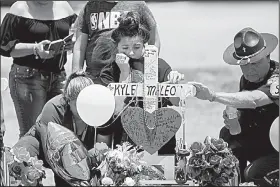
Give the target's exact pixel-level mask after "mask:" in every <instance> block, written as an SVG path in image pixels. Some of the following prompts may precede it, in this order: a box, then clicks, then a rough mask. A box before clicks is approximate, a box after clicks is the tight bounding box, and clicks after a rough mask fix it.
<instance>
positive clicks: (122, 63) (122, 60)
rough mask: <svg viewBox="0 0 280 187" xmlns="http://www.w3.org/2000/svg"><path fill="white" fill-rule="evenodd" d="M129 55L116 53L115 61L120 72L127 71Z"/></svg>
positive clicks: (128, 68) (128, 69)
mask: <svg viewBox="0 0 280 187" xmlns="http://www.w3.org/2000/svg"><path fill="white" fill-rule="evenodd" d="M128 61H129V57H128V56H126V55H125V54H123V53H118V54H116V63H117V65H118V66H119V68H120V70H121V72H124V73H129V71H130V66H129V63H128Z"/></svg>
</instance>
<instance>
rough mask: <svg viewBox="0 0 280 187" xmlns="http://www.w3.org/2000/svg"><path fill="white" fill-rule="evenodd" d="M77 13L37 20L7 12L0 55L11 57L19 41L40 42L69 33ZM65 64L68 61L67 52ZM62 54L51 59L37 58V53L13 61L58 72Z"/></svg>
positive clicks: (2, 26) (1, 35) (2, 25)
mask: <svg viewBox="0 0 280 187" xmlns="http://www.w3.org/2000/svg"><path fill="white" fill-rule="evenodd" d="M76 18H77V15H76V14H72V15H70V16H67V17H65V18H61V19H57V20H37V19H31V18H26V17H22V16H17V15H14V14H11V13H7V14H6V15H5V17H4V19H3V22H2V24H1V29H0V55H2V56H6V57H10V56H11V55H10V53H11V51H12V50H13V48H14V47H15V45H16V44H17V43H35V42H37V43H39V42H41V41H43V40H50V41H54V40H58V39H62V38H64V37H66V36H67V35H68V34H69V28H70V27H71V25H72V24H73V23H74V22H75V20H76ZM63 55H64V60H63V62H62V63H63V64H65V63H66V59H67V58H66V53H64V54H63ZM60 57H61V54H59V55H56V56H55V57H54V58H51V59H36V58H35V55H33V54H31V55H27V56H23V57H17V58H14V59H13V63H15V64H17V65H20V66H27V67H31V68H35V69H39V70H43V71H46V72H55V73H58V72H60V71H63V70H64V69H60V68H59V62H60Z"/></svg>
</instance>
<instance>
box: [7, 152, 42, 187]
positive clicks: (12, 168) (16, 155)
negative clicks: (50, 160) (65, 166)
mask: <svg viewBox="0 0 280 187" xmlns="http://www.w3.org/2000/svg"><path fill="white" fill-rule="evenodd" d="M6 155H7V164H8V167H9V172H10V173H9V174H10V176H12V177H13V178H14V179H15V181H17V182H18V184H17V185H23V186H38V185H41V182H42V179H43V178H45V171H44V169H43V161H42V160H38V158H37V157H31V156H30V154H29V152H28V151H27V150H26V149H25V148H23V147H19V148H18V147H14V148H13V149H10V150H6ZM15 181H14V182H15Z"/></svg>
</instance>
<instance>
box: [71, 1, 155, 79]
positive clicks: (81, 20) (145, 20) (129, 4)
mask: <svg viewBox="0 0 280 187" xmlns="http://www.w3.org/2000/svg"><path fill="white" fill-rule="evenodd" d="M125 11H135V12H138V13H139V15H140V23H141V24H142V25H143V26H145V27H146V28H147V29H148V30H149V31H150V30H151V29H152V28H153V27H155V25H156V22H155V19H154V17H153V15H152V12H151V11H150V10H149V8H148V7H147V5H146V3H145V2H144V1H119V2H115V1H110V2H108V1H89V2H88V3H87V4H86V5H85V7H84V9H83V10H82V11H81V12H80V15H79V17H78V19H77V21H76V27H78V29H79V30H80V31H81V32H83V33H85V34H88V45H87V48H86V57H85V58H86V65H87V70H86V71H87V72H90V73H91V74H92V76H94V77H96V76H98V75H99V73H100V70H101V69H102V68H103V67H104V66H105V65H106V64H104V63H97V62H95V63H92V62H91V58H92V51H93V48H94V46H95V45H96V43H95V42H96V40H97V39H98V38H99V37H100V36H101V35H105V36H106V35H108V36H110V34H111V32H109V31H111V30H112V29H115V28H117V27H118V25H119V22H118V18H119V17H120V15H121V13H123V12H125Z"/></svg>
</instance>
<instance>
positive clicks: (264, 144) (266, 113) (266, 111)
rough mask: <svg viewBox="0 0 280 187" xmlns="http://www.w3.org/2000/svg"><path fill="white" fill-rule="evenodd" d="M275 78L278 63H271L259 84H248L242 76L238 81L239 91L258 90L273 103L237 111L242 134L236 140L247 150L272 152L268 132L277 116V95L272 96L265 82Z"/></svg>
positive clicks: (277, 71) (277, 73)
mask: <svg viewBox="0 0 280 187" xmlns="http://www.w3.org/2000/svg"><path fill="white" fill-rule="evenodd" d="M275 76H279V63H277V62H275V61H271V62H270V70H269V72H268V74H267V76H266V77H265V79H264V80H263V81H261V82H259V83H253V82H249V81H248V80H246V79H245V78H244V76H242V77H241V80H240V91H244V90H248V91H252V90H260V91H262V92H264V93H265V94H266V95H267V96H268V97H269V98H270V99H271V100H272V101H273V103H271V104H268V105H264V106H260V107H257V108H255V109H238V110H239V111H240V117H239V123H240V125H241V129H242V132H241V134H240V135H236V138H237V139H238V137H239V138H241V139H244V140H245V141H244V143H246V144H247V145H248V149H252V150H259V152H263V153H268V152H273V151H274V149H273V147H272V145H271V143H270V139H269V131H270V127H271V125H272V123H273V121H274V120H275V119H276V118H277V117H278V116H279V94H278V95H274V94H272V93H271V92H270V86H271V85H268V84H267V82H268V81H269V79H271V78H273V77H275ZM252 152H253V151H252Z"/></svg>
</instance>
